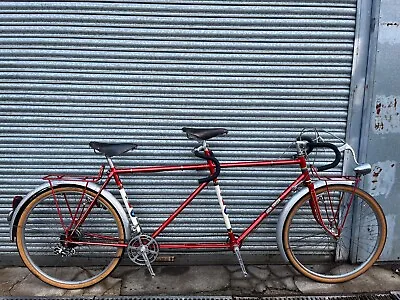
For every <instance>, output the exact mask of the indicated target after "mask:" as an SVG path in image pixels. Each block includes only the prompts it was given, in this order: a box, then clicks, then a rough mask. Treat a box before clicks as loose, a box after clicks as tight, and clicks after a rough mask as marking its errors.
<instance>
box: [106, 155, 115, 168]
mask: <svg viewBox="0 0 400 300" xmlns="http://www.w3.org/2000/svg"><path fill="white" fill-rule="evenodd" d="M106 159H107V162H108V165H109V166H110V168H111V169H114V163H113V161H112V160H111V157H108V156H106Z"/></svg>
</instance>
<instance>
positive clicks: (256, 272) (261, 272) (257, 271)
mask: <svg viewBox="0 0 400 300" xmlns="http://www.w3.org/2000/svg"><path fill="white" fill-rule="evenodd" d="M247 272H248V273H250V274H252V275H253V276H255V277H256V278H258V279H260V280H266V279H267V278H268V277H269V276H270V274H271V271H270V270H269V269H262V268H260V267H258V266H253V265H252V266H248V267H247Z"/></svg>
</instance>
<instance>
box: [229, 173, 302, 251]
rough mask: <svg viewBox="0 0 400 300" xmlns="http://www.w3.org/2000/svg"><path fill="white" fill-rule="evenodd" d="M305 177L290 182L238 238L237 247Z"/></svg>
mask: <svg viewBox="0 0 400 300" xmlns="http://www.w3.org/2000/svg"><path fill="white" fill-rule="evenodd" d="M306 177H307V174H301V175H300V176H299V177H297V179H296V180H295V181H293V182H292V184H291V185H290V186H288V187H287V188H286V190H285V191H284V192H283V193H282V194H281V195H280V196H279V197H278V198H277V199H276V200H275V201H274V202H273V203H272V204H271V205H270V206H268V208H267V209H266V210H265V211H263V212H262V213H261V214H260V215H259V216H258V218H257V219H256V220H254V222H253V223H252V224H251V225H250V226H249V227H248V228H247V229H246V230H245V231H243V233H242V234H241V235H240V236H239V237H238V239H237V242H238V244H239V245H241V244H242V242H243V240H244V239H246V238H247V236H248V235H249V234H250V233H251V232H252V231H253V230H254V229H255V228H257V226H258V225H260V223H261V222H262V221H263V220H264V219H265V218H267V217H268V216H269V215H270V213H271V212H272V211H273V210H274V209H275V208H276V206H278V204H279V203H281V202H282V201H283V200H285V199H286V197H287V196H288V195H289V194H290V193H291V191H292V190H293V188H294V187H296V186H297V185H299V184H300V183H301V182H302V181H304V179H305V178H306Z"/></svg>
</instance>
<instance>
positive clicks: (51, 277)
mask: <svg viewBox="0 0 400 300" xmlns="http://www.w3.org/2000/svg"><path fill="white" fill-rule="evenodd" d="M95 196H96V193H95V192H93V191H90V190H87V189H85V188H83V187H81V186H68V187H57V188H54V195H53V193H52V190H48V191H46V192H43V193H41V194H39V195H38V196H37V197H35V198H34V199H33V200H32V201H31V202H30V203H29V204H28V205H27V207H26V208H25V209H24V211H23V212H22V214H21V217H20V219H19V221H18V227H17V232H16V237H17V246H18V251H19V253H20V256H21V258H22V260H23V262H24V263H25V265H26V266H27V267H28V269H29V270H30V271H31V272H32V273H33V274H34V275H36V276H37V277H38V278H39V279H41V280H42V281H44V282H46V283H48V284H51V285H53V286H56V287H59V288H64V289H77V288H84V287H88V286H90V285H93V284H96V283H98V282H99V281H101V280H102V279H104V278H106V277H107V276H108V275H109V274H110V273H111V272H112V271H113V270H114V268H115V267H116V266H117V264H118V262H119V260H120V258H121V256H122V255H123V251H124V248H123V245H124V227H123V225H122V222H121V220H120V217H119V215H118V213H117V212H116V211H115V209H114V208H113V206H112V205H111V204H110V203H109V202H108V201H107V200H106V199H105V198H103V197H102V196H100V197H98V199H97V200H96V203H95V205H94V206H93V208H92V210H91V211H90V213H89V214H88V216H87V218H86V220H85V221H84V222H83V224H82V225H81V226H79V227H78V228H75V229H74V227H75V226H71V224H73V223H74V221H75V223H76V221H77V220H78V219H79V218H80V217H81V216H82V215H83V214H84V213H85V212H86V211H87V209H88V206H89V204H90V203H91V202H93V199H94V197H95Z"/></svg>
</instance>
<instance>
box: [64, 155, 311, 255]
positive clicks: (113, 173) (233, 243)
mask: <svg viewBox="0 0 400 300" xmlns="http://www.w3.org/2000/svg"><path fill="white" fill-rule="evenodd" d="M208 151H209V150H208V149H205V153H206V154H207V152H208ZM107 160H108V163H109V165H110V170H109V172H108V174H107V178H106V179H105V182H104V183H103V184H102V186H101V188H100V191H99V192H98V194H97V195H96V197H95V198H94V199H93V201H92V202H91V203H90V205H89V207H88V209H87V210H86V212H85V213H84V214H83V215H82V216H81V217H80V218H79V220H78V221H77V223H76V224H74V225H75V228H78V227H79V226H80V225H81V224H82V223H84V221H85V219H86V218H87V216H88V215H89V213H90V211H91V209H92V207H93V206H94V205H95V203H96V199H97V197H98V196H99V195H100V193H101V191H102V190H103V189H105V188H106V186H107V185H108V184H109V182H110V181H111V179H114V180H115V183H116V185H117V186H118V188H119V191H120V194H121V196H122V199H123V202H124V204H125V207H126V209H127V211H128V215H129V216H130V217H131V220H132V223H133V225H134V229H136V227H138V226H139V224H138V223H137V220H136V217H134V212H133V208H132V207H131V205H130V204H129V201H128V197H127V195H126V192H125V190H124V187H123V184H122V181H121V179H120V175H126V174H135V173H153V172H167V171H180V170H207V169H208V170H209V172H210V174H212V173H213V172H214V165H213V163H212V162H211V161H207V163H206V164H194V165H180V166H156V167H137V168H122V169H117V168H116V167H115V166H114V164H113V162H112V161H111V159H110V158H107ZM282 165H299V167H300V169H301V174H300V175H299V176H298V177H297V179H295V180H294V181H293V182H292V183H291V184H290V185H289V186H288V187H287V188H286V189H285V190H284V191H283V192H282V193H281V195H280V196H279V197H278V198H277V199H276V200H275V201H274V202H273V203H272V204H270V205H269V206H268V208H266V209H265V210H264V211H263V212H262V213H261V214H260V215H259V216H258V217H257V218H256V219H255V220H254V221H253V222H252V223H251V224H250V225H249V226H248V227H247V228H246V229H245V230H244V231H243V232H242V233H241V234H240V235H239V236H238V237H236V236H235V234H234V232H233V230H232V229H229V228H227V229H228V236H229V241H228V242H226V243H216V242H213V243H160V244H159V247H160V249H231V250H233V249H234V247H238V246H239V247H240V246H241V245H242V243H243V241H244V240H245V239H246V237H247V236H248V235H249V234H250V233H251V232H252V231H253V230H254V229H255V228H257V227H258V226H259V224H260V223H261V222H262V221H263V220H264V219H265V218H267V217H268V216H269V215H270V214H271V212H272V211H273V210H274V209H275V208H276V207H277V206H278V205H279V204H280V203H281V202H282V201H284V200H285V199H286V198H287V196H288V195H289V194H290V193H291V191H292V190H294V189H295V188H296V187H297V186H298V185H299V184H301V183H305V185H306V186H307V187H308V188H309V191H310V193H311V194H312V195H313V198H314V199H315V198H316V196H315V191H314V185H313V183H312V181H311V178H310V173H309V171H308V168H307V162H306V159H305V157H304V156H299V157H298V158H296V159H291V160H269V161H250V162H234V163H221V164H220V166H221V168H222V169H223V168H238V167H260V166H282ZM208 183H209V182H204V183H201V184H199V186H198V187H197V188H196V189H195V190H194V191H193V192H192V193H191V194H190V195H189V196H188V197H187V198H186V200H185V201H183V202H182V203H181V204H180V205H179V207H178V208H177V209H176V210H175V211H174V212H173V213H172V214H171V215H170V216H169V217H168V218H167V219H166V220H165V221H164V222H163V223H162V224H161V225H160V226H159V227H158V229H156V230H155V231H154V232H153V233H152V234H151V237H152V238H156V237H157V236H159V235H160V233H161V232H163V230H164V229H165V228H166V227H168V225H169V224H170V223H171V222H172V221H173V220H174V219H175V218H176V217H177V216H178V215H179V214H180V213H181V212H182V211H183V210H184V209H185V207H187V206H188V205H189V204H190V203H191V202H192V201H193V200H194V198H196V196H197V195H198V194H199V193H200V192H201V191H202V190H203V189H204V188H205V187H206V186H207V185H208ZM214 185H218V179H214ZM217 196H218V194H217ZM221 200H222V199H221ZM222 201H223V200H222ZM313 202H314V201H313ZM314 203H315V202H314ZM311 205H313V204H311ZM221 209H222V207H221ZM222 210H223V209H222ZM316 210H317V211H318V209H316ZM222 213H223V211H222ZM71 229H72V228H71ZM74 231H75V229H74V230H72V231H69V233H70V234H69V236H72V234H73V232H74ZM138 232H140V227H139V231H138ZM74 243H76V244H79V242H75V241H74ZM101 244H102V245H104V243H101ZM107 245H112V246H116V247H127V246H128V245H127V244H125V243H107Z"/></svg>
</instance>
